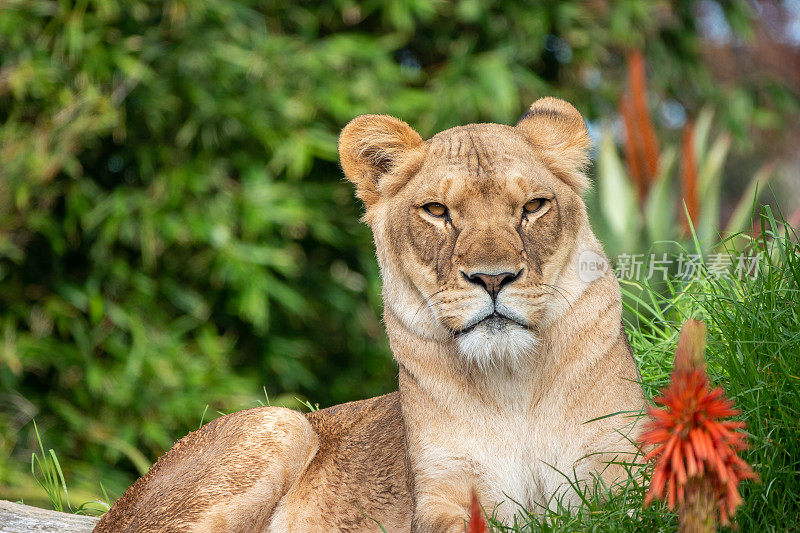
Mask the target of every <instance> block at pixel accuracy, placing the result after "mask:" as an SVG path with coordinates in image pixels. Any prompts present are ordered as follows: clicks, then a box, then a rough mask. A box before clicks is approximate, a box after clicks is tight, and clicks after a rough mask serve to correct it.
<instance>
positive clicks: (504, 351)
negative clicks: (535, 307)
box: [457, 316, 539, 370]
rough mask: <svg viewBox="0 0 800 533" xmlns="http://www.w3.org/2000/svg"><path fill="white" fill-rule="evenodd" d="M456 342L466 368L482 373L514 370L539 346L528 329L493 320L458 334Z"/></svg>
mask: <svg viewBox="0 0 800 533" xmlns="http://www.w3.org/2000/svg"><path fill="white" fill-rule="evenodd" d="M457 339H458V350H459V352H461V355H463V356H464V358H465V359H466V360H467V362H468V364H470V365H476V366H478V367H479V368H481V369H482V370H488V369H490V368H492V367H501V366H502V367H512V368H513V367H516V366H517V364H518V363H519V362H521V361H522V360H524V359H526V358H529V357H531V356H532V355H533V354H534V353H535V352H536V349H537V347H538V345H539V339H538V338H537V337H536V335H535V334H534V333H533V332H532V331H531V330H530V329H528V328H526V327H524V326H522V325H520V324H517V323H516V322H513V321H511V320H506V319H503V318H499V317H494V316H493V317H489V318H487V319H485V320H483V321H481V322H479V323H478V324H476V325H475V326H473V327H472V328H470V329H469V331H467V332H464V333H460V334H459V335H458V337H457Z"/></svg>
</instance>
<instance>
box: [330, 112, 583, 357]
mask: <svg viewBox="0 0 800 533" xmlns="http://www.w3.org/2000/svg"><path fill="white" fill-rule="evenodd" d="M550 100H552V99H550ZM554 102H560V101H554ZM567 105H568V104H567ZM553 106H554V104H553V103H552V102H550V106H549V107H547V108H546V109H545V111H544V112H542V113H539V115H540V116H541V117H544V119H545V120H546V121H548V122H553V121H557V120H558V117H559V116H561V115H559V113H560V111H559V109H560V108H554V107H553ZM534 109H535V106H534V108H532V110H531V111H533V110H534ZM570 109H571V106H570ZM531 111H529V115H530V114H531ZM573 111H574V110H573ZM575 113H577V112H575ZM533 117H536V114H534V115H533ZM388 118H389V117H373V118H372V119H371V120H373V121H386V120H387V119H388ZM567 118H574V117H571V116H567ZM578 119H579V120H580V126H581V127H583V121H582V119H580V116H578ZM356 120H358V119H356ZM390 120H396V119H390ZM528 120H530V117H529V118H528ZM533 120H536V118H534V119H533ZM397 122H399V121H397ZM538 122H541V120H538ZM523 123H524V120H523ZM523 123H521V124H520V125H519V126H517V127H515V128H512V127H509V126H502V125H497V124H479V125H470V126H464V127H458V128H453V129H450V130H447V131H444V132H442V133H440V134H438V135H436V136H435V137H433V138H432V139H430V140H429V141H427V142H424V143H423V142H421V139H419V141H418V142H417V139H414V138H413V133H414V132H413V130H410V128H408V127H407V126H406V128H408V130H410V132H409V131H403V133H405V134H406V135H408V136H410V137H411V139H409V140H408V143H407V144H406V145H403V146H401V148H404V149H401V150H398V149H397V147H396V145H391V144H389V145H388V150H384V151H383V152H380V153H376V152H370V150H375V147H374V146H373V145H365V144H364V139H367V140H369V133H365V132H363V131H362V132H361V134H362V135H361V137H360V139H356V140H355V144H356V146H355V147H354V148H355V150H353V152H351V153H355V154H356V156H357V157H360V158H362V160H366V161H367V162H371V163H372V167H366V171H368V172H369V171H371V172H374V175H373V176H374V177H367V179H368V180H369V181H368V182H367V183H368V184H370V183H374V189H372V190H367V191H364V190H359V194H360V196H361V197H362V198H363V199H364V200H365V203H366V205H367V214H366V219H367V221H368V222H369V223H370V225H371V226H372V228H373V232H374V234H375V242H376V246H377V249H378V257H379V260H380V263H381V269H382V273H383V278H384V294H385V301H386V305H387V306H389V307H390V309H391V311H392V312H393V313H394V314H395V315H396V316H397V317H398V318H399V319H400V320H401V321H402V322H403V323H404V324H405V325H406V326H407V327H408V328H410V329H411V330H412V331H414V332H415V333H416V334H418V335H422V336H425V337H432V338H438V339H442V340H444V339H448V338H455V340H456V341H457V343H458V347H459V350H460V351H461V353H462V354H463V355H464V356H465V357H467V358H468V359H469V360H471V361H475V362H476V363H478V364H481V365H486V364H490V363H493V362H496V361H499V360H505V361H508V360H514V359H516V358H518V357H520V356H523V355H524V354H526V353H531V352H532V351H534V350H535V348H536V342H537V336H536V329H537V324H538V323H539V321H540V320H541V318H542V315H543V313H544V312H545V310H546V309H547V308H548V306H549V305H551V303H552V302H553V301H554V299H558V298H564V297H565V295H564V294H563V290H564V289H563V288H561V287H559V283H558V280H559V277H560V275H561V273H562V272H563V271H564V269H565V267H566V265H567V263H568V262H569V260H570V258H572V257H573V251H574V247H575V242H576V239H577V236H578V233H579V231H580V229H581V228H582V227H583V225H584V224H585V222H586V215H585V209H584V204H583V201H582V199H581V197H580V194H579V193H580V192H581V187H582V186H583V182H581V181H578V180H580V179H581V177H582V176H581V175H579V174H577V172H579V171H580V168H579V167H580V165H576V166H575V168H572V169H570V170H571V172H572V173H567V171H566V170H565V168H564V167H563V163H565V162H568V160H569V154H568V153H567V154H565V155H564V157H563V158H562V159H561V160H560V161H558V162H556V163H554V161H553V160H552V159H551V158H549V156H548V154H546V153H544V152H543V150H542V147H540V146H538V145H537V144H534V143H532V141H531V138H530V131H528V130H526V129H524V128H522V127H521V126H522V124H523ZM351 124H352V123H351ZM401 124H402V123H401ZM557 125H558V124H557V123H556V126H557ZM381 126H383V128H382V129H383V130H385V126H386V123H384V124H381ZM529 126H530V125H529ZM550 126H551V129H554V128H553V127H552V125H550ZM348 127H349V126H348ZM584 131H585V130H584ZM346 133H347V129H346V130H345V132H344V133H343V135H342V137H343V141H342V142H344V141H345V140H346V137H345V135H346ZM390 133H391V130H390ZM383 134H384V135H386V132H385V131H383ZM584 134H585V133H584ZM417 137H418V136H417ZM387 139H394V140H395V142H396V140H397V138H396V137H391V135H390V136H388V137H383V138H380V139H379V138H377V136H375V137H373V139H372V140H373V141H376V140H377V141H378V144H380V142H381V141H383V143H384V145H383V146H384V147H386V146H387V144H386V142H387ZM359 141H360V142H359ZM340 146H341V145H340ZM393 148H394V149H395V151H394V152H393V151H392V149H393ZM580 148H581V149H582V150H585V147H584V146H581V147H580ZM387 154H388V155H387ZM378 156H380V157H388V158H389V159H388V160H387V159H380V158H379V157H378ZM342 161H343V166H344V167H345V171H346V172H347V173H348V177H349V178H351V180H352V179H353V178H352V177H351V175H352V174H351V173H350V172H348V161H346V160H345V155H344V154H343V156H342ZM558 163H561V164H562V166H559V164H558ZM364 171H365V168H364V167H363V166H362V167H361V172H362V176H363V173H364ZM584 179H585V178H584ZM353 181H356V180H353ZM356 184H357V185H359V184H363V181H356ZM560 291H561V294H560Z"/></svg>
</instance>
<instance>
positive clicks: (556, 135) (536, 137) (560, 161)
mask: <svg viewBox="0 0 800 533" xmlns="http://www.w3.org/2000/svg"><path fill="white" fill-rule="evenodd" d="M517 129H519V130H520V131H521V132H522V134H523V135H524V136H525V138H527V139H528V141H529V142H530V143H531V144H532V145H533V147H534V148H535V149H536V152H537V154H538V155H539V157H541V158H542V161H543V162H544V164H545V165H547V167H548V168H549V169H550V170H551V171H552V172H553V173H554V174H555V175H556V176H558V177H559V178H561V179H562V180H564V181H565V182H566V183H567V185H569V186H570V187H572V188H573V189H574V190H575V192H577V193H578V194H581V195H582V194H583V193H584V192H586V190H587V189H588V188H589V178H587V177H586V174H585V173H584V170H585V169H586V167H587V165H588V164H589V148H590V147H591V144H592V143H591V140H590V139H589V134H588V132H587V131H586V124H585V123H584V121H583V117H581V114H580V113H578V110H577V109H575V108H574V107H572V105H571V104H569V103H567V102H565V101H564V100H559V99H558V98H550V97H547V98H539V99H538V100H536V101H535V102H534V103H533V105H531V107H530V109H528V110H527V111H526V112H525V114H524V115H522V117H521V118H520V119H519V122H517Z"/></svg>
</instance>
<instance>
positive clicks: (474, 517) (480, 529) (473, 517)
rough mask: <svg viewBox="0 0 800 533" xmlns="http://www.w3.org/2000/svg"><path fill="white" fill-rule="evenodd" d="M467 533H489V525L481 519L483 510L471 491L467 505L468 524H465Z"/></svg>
mask: <svg viewBox="0 0 800 533" xmlns="http://www.w3.org/2000/svg"><path fill="white" fill-rule="evenodd" d="M467 533H489V524H487V523H486V519H485V518H484V517H483V509H481V504H480V503H479V502H478V495H477V494H476V493H475V489H472V501H471V502H470V504H469V522H467Z"/></svg>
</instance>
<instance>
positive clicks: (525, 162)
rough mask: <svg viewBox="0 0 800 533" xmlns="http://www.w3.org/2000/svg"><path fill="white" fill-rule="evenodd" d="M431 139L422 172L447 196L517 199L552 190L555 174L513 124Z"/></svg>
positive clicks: (467, 128) (458, 131) (480, 126)
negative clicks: (521, 136)
mask: <svg viewBox="0 0 800 533" xmlns="http://www.w3.org/2000/svg"><path fill="white" fill-rule="evenodd" d="M428 143H429V147H428V152H427V156H426V158H425V162H424V164H423V166H422V172H421V174H423V175H424V177H425V183H427V184H428V185H429V186H430V187H431V188H435V190H436V192H437V193H438V194H439V195H440V196H441V197H442V198H449V199H451V200H465V201H469V200H473V201H474V200H481V201H496V200H499V199H507V200H511V201H517V200H518V198H517V197H518V196H519V197H524V196H526V195H527V194H529V193H531V192H532V191H534V190H536V189H544V190H549V189H550V187H549V185H550V181H551V180H550V178H551V176H549V172H547V170H546V168H545V167H544V165H543V164H542V163H541V161H539V159H538V158H537V157H536V155H535V153H534V151H533V150H532V148H531V146H530V145H529V144H528V143H527V141H525V140H524V139H521V138H520V137H519V135H518V134H517V133H516V132H515V131H514V130H513V128H510V127H508V126H501V125H497V124H476V125H471V126H460V127H458V128H453V129H451V130H446V131H444V132H442V133H440V134H438V135H436V136H435V137H433V138H432V139H430V140H429V141H428ZM428 192H430V191H428Z"/></svg>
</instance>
